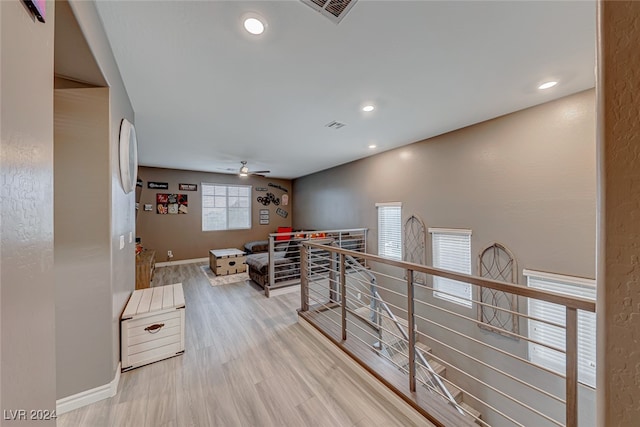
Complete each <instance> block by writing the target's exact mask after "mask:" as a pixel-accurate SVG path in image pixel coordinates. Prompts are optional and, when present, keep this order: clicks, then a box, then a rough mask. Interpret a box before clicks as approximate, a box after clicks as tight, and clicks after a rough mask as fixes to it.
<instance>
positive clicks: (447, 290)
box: [428, 227, 473, 308]
mask: <svg viewBox="0 0 640 427" xmlns="http://www.w3.org/2000/svg"><path fill="white" fill-rule="evenodd" d="M428 231H429V234H430V235H431V264H432V265H433V267H435V268H443V269H447V270H450V271H454V272H456V273H462V274H472V271H473V266H472V261H471V259H472V257H471V236H472V235H473V231H472V230H471V229H468V228H438V227H433V228H429V230H428ZM437 235H457V236H465V237H466V240H467V241H466V242H465V249H468V250H467V253H466V257H467V258H468V268H465V269H457V270H456V269H452V268H446V267H445V266H443V265H442V263H440V262H438V260H439V259H440V256H441V254H437V252H438V251H437V248H436V238H435V237H436V236H437ZM455 263H458V261H455ZM448 264H451V263H448ZM451 285H455V286H460V285H462V286H464V287H465V288H466V289H465V292H464V295H463V294H462V293H459V292H457V290H456V289H451ZM433 296H434V297H435V298H438V299H441V300H445V301H448V302H451V303H454V304H457V305H460V306H462V307H465V308H473V286H472V285H471V284H470V283H465V282H460V281H457V280H451V279H447V278H444V277H439V276H433Z"/></svg>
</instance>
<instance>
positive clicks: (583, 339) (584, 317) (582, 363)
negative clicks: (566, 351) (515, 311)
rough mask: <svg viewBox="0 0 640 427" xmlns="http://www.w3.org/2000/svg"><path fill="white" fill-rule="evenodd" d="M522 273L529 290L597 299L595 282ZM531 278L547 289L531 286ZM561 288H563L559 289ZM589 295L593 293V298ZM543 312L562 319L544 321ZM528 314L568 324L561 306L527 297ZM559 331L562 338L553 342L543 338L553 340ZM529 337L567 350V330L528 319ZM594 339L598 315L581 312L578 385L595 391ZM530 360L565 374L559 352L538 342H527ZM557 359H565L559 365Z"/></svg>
mask: <svg viewBox="0 0 640 427" xmlns="http://www.w3.org/2000/svg"><path fill="white" fill-rule="evenodd" d="M522 274H523V275H524V277H525V278H526V279H527V287H530V288H533V289H538V290H548V291H550V292H556V293H560V294H564V295H568V296H574V297H580V298H587V299H592V300H593V301H595V300H596V281H595V280H593V279H586V278H583V277H576V276H567V275H562V274H556V273H547V272H543V271H536V270H527V269H524V270H522ZM532 278H533V279H536V280H538V281H546V282H547V283H548V284H549V285H547V286H546V287H541V286H532V283H531V279H532ZM559 287H560V288H562V289H558V288H559ZM571 291H573V292H571ZM586 294H592V297H591V296H589V295H586ZM532 303H533V304H532ZM532 306H533V310H532ZM537 306H540V308H539V309H537V308H536V307H537ZM540 311H544V312H546V313H552V314H553V313H554V312H556V314H557V312H559V313H562V315H561V317H562V318H561V319H560V318H558V317H555V316H554V317H552V318H549V317H546V318H545V317H543V315H542V314H541V313H540ZM527 314H528V315H529V316H531V317H537V318H544V319H545V320H547V321H551V322H556V323H558V324H563V325H566V310H565V308H564V306H562V305H558V304H553V303H550V302H546V301H540V300H536V299H534V298H527ZM536 328H538V329H536ZM554 330H556V334H554V333H553V331H554ZM557 330H561V331H562V333H560V334H559V336H562V338H561V339H560V338H559V339H557V340H552V341H551V342H550V341H549V339H545V336H544V335H546V336H550V337H553V336H554V335H558V334H557ZM527 336H528V338H529V339H531V340H534V341H538V342H544V343H545V344H548V345H552V346H555V347H558V348H566V335H565V333H564V329H561V328H559V327H556V326H553V325H549V324H547V323H543V322H539V321H536V320H535V319H527ZM595 337H596V314H595V313H591V312H585V311H582V310H578V382H579V383H580V384H582V385H584V386H587V387H591V388H595V385H596V358H597V348H596V342H595ZM554 353H555V355H554ZM527 359H528V360H529V361H530V362H531V363H534V364H536V365H539V366H542V367H544V368H546V369H550V370H552V371H554V372H558V373H560V374H562V375H564V374H565V373H566V359H565V356H564V355H563V354H562V353H560V352H558V351H555V350H553V349H549V348H547V347H544V346H541V345H539V344H536V343H535V342H528V343H527ZM558 359H564V360H563V361H562V362H560V361H559V360H558Z"/></svg>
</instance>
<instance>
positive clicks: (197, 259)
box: [156, 258, 209, 267]
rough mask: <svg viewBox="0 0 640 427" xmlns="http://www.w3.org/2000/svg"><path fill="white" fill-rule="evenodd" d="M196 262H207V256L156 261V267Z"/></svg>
mask: <svg viewBox="0 0 640 427" xmlns="http://www.w3.org/2000/svg"><path fill="white" fill-rule="evenodd" d="M197 262H209V258H194V259H181V260H180V261H167V262H156V267H167V266H170V265H180V264H195V263H197Z"/></svg>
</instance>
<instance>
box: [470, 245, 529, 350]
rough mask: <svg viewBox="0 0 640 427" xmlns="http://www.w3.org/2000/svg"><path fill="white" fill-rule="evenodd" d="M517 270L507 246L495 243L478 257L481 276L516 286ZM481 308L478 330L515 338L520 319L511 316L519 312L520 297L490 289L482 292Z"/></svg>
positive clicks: (481, 290)
mask: <svg viewBox="0 0 640 427" xmlns="http://www.w3.org/2000/svg"><path fill="white" fill-rule="evenodd" d="M517 271H518V266H517V264H516V259H515V257H514V255H513V253H512V252H511V251H510V250H509V249H508V248H507V247H506V246H504V245H502V244H500V243H494V244H492V245H490V246H488V247H486V248H485V249H484V250H482V252H480V255H479V256H478V275H480V276H482V277H486V278H489V279H494V280H501V281H503V282H508V283H517V278H518V273H517ZM479 290H480V297H479V298H480V302H481V303H482V304H478V320H479V321H480V322H482V323H481V324H478V326H479V327H481V328H483V329H487V330H489V331H491V332H495V333H497V334H500V335H505V336H507V337H509V338H515V339H517V337H514V336H513V334H517V333H518V331H519V327H518V318H517V316H514V315H513V314H512V313H510V312H518V297H517V296H516V295H514V294H509V293H506V292H502V291H497V290H495V289H490V288H480V289H479Z"/></svg>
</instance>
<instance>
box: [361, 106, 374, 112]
mask: <svg viewBox="0 0 640 427" xmlns="http://www.w3.org/2000/svg"><path fill="white" fill-rule="evenodd" d="M375 109H376V107H374V106H373V105H365V106H364V107H362V111H364V112H366V113H369V112H371V111H373V110H375Z"/></svg>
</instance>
